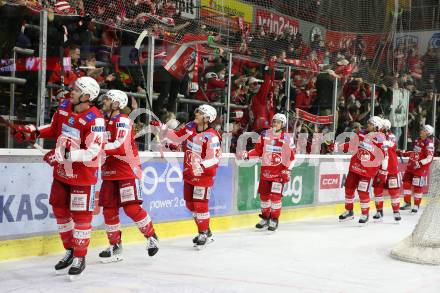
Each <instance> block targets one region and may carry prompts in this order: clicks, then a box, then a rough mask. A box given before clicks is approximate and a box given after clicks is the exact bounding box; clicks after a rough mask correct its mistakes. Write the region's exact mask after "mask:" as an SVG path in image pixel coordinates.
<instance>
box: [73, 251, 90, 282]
mask: <svg viewBox="0 0 440 293" xmlns="http://www.w3.org/2000/svg"><path fill="white" fill-rule="evenodd" d="M85 268H86V258H85V257H74V258H73V262H72V265H71V266H70V269H69V279H70V281H76V280H78V279H79V277H80V276H81V275H82V273H83V271H84V269H85Z"/></svg>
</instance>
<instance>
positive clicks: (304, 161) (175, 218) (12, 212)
mask: <svg viewBox="0 0 440 293" xmlns="http://www.w3.org/2000/svg"><path fill="white" fill-rule="evenodd" d="M297 157H298V158H297V163H296V165H295V166H296V168H294V171H293V173H292V180H291V182H289V183H288V184H287V187H286V190H285V193H284V198H283V202H284V206H285V208H284V209H283V212H282V216H281V221H291V220H296V219H303V218H307V217H320V216H330V215H337V214H338V213H340V212H341V211H342V210H343V204H342V201H343V195H342V197H334V196H333V197H332V196H330V195H329V196H328V197H327V198H326V196H325V194H326V192H328V191H329V189H328V186H327V188H326V189H325V190H324V191H323V190H322V188H320V187H321V186H320V172H321V169H322V170H325V168H321V166H322V167H324V164H327V166H328V164H329V163H330V164H334V163H337V162H340V163H341V164H342V165H346V162H348V159H349V157H348V156H319V155H309V156H307V157H306V156H303V155H298V156H297ZM141 158H142V167H143V171H144V172H143V178H142V180H141V182H140V189H141V190H142V195H143V198H144V203H143V206H144V208H145V209H146V210H147V211H148V212H149V213H150V215H151V217H152V219H153V221H154V222H155V228H156V230H157V233H158V235H159V237H160V238H171V237H180V236H190V235H194V234H195V233H196V229H195V225H194V221H193V220H192V215H191V214H190V213H189V212H188V211H187V210H186V208H185V206H184V201H183V198H182V197H183V195H182V186H183V184H182V182H181V179H182V173H181V172H182V159H183V158H182V154H179V153H177V154H176V153H168V154H167V153H166V154H164V158H161V157H160V155H159V154H156V153H143V154H141ZM256 163H257V162H254V163H252V162H250V163H249V162H248V163H246V164H242V163H241V162H236V161H235V158H234V156H233V155H230V154H225V155H224V156H223V158H222V162H221V166H220V168H219V170H218V173H217V177H216V181H215V185H214V186H213V189H212V198H211V201H210V213H211V215H212V229H213V230H214V231H225V230H229V229H235V228H243V227H252V226H253V225H254V224H255V222H256V220H257V219H258V210H259V199H258V196H257V195H256V193H255V190H256V186H257V183H258V181H257V177H258V175H259V173H258V172H259V165H255V164H256ZM252 164H254V165H252ZM342 171H344V170H342ZM342 171H341V172H342ZM345 172H346V171H345ZM51 174H52V168H51V167H49V166H48V165H47V164H45V163H43V161H42V155H41V154H40V153H39V152H37V151H35V150H2V151H0V260H6V259H15V258H21V257H27V256H36V255H45V254H49V253H55V252H59V251H61V250H62V245H61V242H60V240H59V237H58V235H57V226H56V223H55V219H54V218H53V214H52V213H51V207H50V206H49V204H48V197H49V193H50V185H51V182H52V175H51ZM243 180H244V181H243ZM99 187H100V182H98V184H97V186H96V196H97V197H99ZM335 188H340V186H335ZM338 193H339V191H338ZM96 202H97V199H96ZM372 205H373V203H372ZM94 215H95V216H94V219H93V227H94V231H93V235H92V241H91V245H92V247H97V246H105V245H107V238H106V235H105V232H104V231H103V217H102V211H101V209H100V208H99V207H98V206H97V205H96V206H95V209H94ZM121 223H122V224H123V226H124V228H123V232H124V242H134V241H143V240H144V239H143V237H142V236H141V234H140V233H139V232H138V231H137V229H136V228H135V227H133V224H132V223H131V220H130V219H128V218H127V217H126V216H125V215H124V213H123V212H122V213H121Z"/></svg>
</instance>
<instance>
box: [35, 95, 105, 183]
mask: <svg viewBox="0 0 440 293" xmlns="http://www.w3.org/2000/svg"><path fill="white" fill-rule="evenodd" d="M72 109H73V105H72V104H71V103H70V101H69V100H64V101H62V102H61V104H60V105H59V106H58V109H57V111H56V112H55V114H54V115H53V117H52V122H51V124H49V125H45V126H41V127H39V128H38V130H39V131H40V137H41V138H55V139H57V148H58V149H61V148H66V149H67V150H68V151H69V152H70V160H66V161H63V162H60V163H55V165H54V169H53V170H54V171H53V176H54V178H55V179H57V180H59V181H61V182H64V183H66V184H71V185H82V186H87V185H93V184H95V183H96V181H97V173H98V166H99V162H98V160H97V157H98V155H99V153H100V152H101V148H102V143H103V138H104V133H105V122H104V118H103V117H102V114H101V112H100V111H99V110H98V109H97V108H96V107H91V108H90V109H88V110H87V111H84V112H82V113H75V112H73V110H72Z"/></svg>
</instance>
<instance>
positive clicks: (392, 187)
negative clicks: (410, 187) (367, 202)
mask: <svg viewBox="0 0 440 293" xmlns="http://www.w3.org/2000/svg"><path fill="white" fill-rule="evenodd" d="M382 131H383V133H384V134H385V138H386V143H387V145H388V169H387V170H383V169H382V168H381V169H379V172H378V174H377V175H376V177H374V180H373V189H374V199H375V202H376V214H375V215H374V216H373V219H375V220H380V219H382V218H383V192H384V190H385V189H386V190H388V193H389V194H390V198H391V207H392V209H393V215H394V220H395V221H396V222H398V221H400V220H401V216H400V212H399V208H400V174H399V162H398V160H397V154H396V147H397V142H396V136H395V135H394V134H393V133H392V132H391V122H390V120H388V119H383V120H382ZM385 175H386V179H385V181H382V178H384V176H385Z"/></svg>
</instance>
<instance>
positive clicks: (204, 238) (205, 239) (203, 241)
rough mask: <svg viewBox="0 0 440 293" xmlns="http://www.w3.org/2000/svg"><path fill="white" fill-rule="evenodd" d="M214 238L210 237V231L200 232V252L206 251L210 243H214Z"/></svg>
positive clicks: (198, 238) (198, 245) (198, 244)
mask: <svg viewBox="0 0 440 293" xmlns="http://www.w3.org/2000/svg"><path fill="white" fill-rule="evenodd" d="M211 239H212V237H209V236H208V231H203V232H200V233H199V235H198V236H197V243H196V247H197V249H198V250H202V249H204V248H205V247H206V246H207V245H208V244H209V243H211V242H212V240H211Z"/></svg>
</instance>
